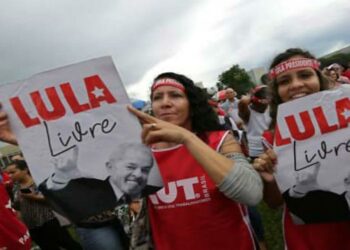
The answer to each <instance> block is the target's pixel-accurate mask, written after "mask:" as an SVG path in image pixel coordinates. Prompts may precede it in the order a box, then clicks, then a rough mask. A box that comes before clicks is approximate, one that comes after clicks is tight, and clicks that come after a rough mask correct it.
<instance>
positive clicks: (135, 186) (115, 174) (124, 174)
mask: <svg viewBox="0 0 350 250" xmlns="http://www.w3.org/2000/svg"><path fill="white" fill-rule="evenodd" d="M118 158H119V159H118ZM152 165H153V159H152V156H151V154H150V152H148V151H147V150H145V149H140V148H129V149H126V151H125V153H124V154H123V155H122V156H121V157H116V158H113V157H112V158H111V159H110V160H109V162H108V163H107V167H108V168H109V173H110V178H111V181H112V182H113V183H114V184H115V185H116V186H117V187H118V188H119V189H120V190H121V191H122V192H123V193H125V194H128V195H131V196H137V195H139V194H140V193H141V191H142V190H143V188H144V187H145V186H146V184H147V178H148V174H149V172H150V170H151V168H152Z"/></svg>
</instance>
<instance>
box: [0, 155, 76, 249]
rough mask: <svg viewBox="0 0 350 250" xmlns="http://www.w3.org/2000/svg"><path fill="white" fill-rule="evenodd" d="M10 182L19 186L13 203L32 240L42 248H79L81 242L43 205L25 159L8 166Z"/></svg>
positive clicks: (42, 197) (41, 197)
mask: <svg viewBox="0 0 350 250" xmlns="http://www.w3.org/2000/svg"><path fill="white" fill-rule="evenodd" d="M7 171H8V173H9V175H10V178H11V179H12V181H13V182H15V183H16V184H18V185H19V189H18V190H17V191H16V192H15V194H14V199H15V204H16V203H17V206H16V207H17V210H18V211H19V214H20V217H21V219H22V220H23V221H24V223H25V224H26V225H27V227H28V228H29V232H30V235H31V237H32V239H33V240H34V241H35V243H37V244H38V245H39V247H40V248H41V249H42V250H45V249H47V250H54V249H57V250H58V249H60V246H62V247H64V248H65V249H67V250H68V249H71V250H80V249H82V248H81V246H80V244H79V243H77V242H76V241H75V240H73V238H72V237H71V236H70V235H69V233H68V231H66V229H65V228H62V227H61V226H60V224H59V222H58V220H57V219H56V217H55V216H54V214H53V213H52V211H51V208H50V207H49V206H48V205H47V204H46V201H45V198H44V196H43V195H42V194H40V193H39V192H38V190H37V187H36V186H35V184H34V181H33V179H32V177H31V176H30V173H29V170H28V167H27V164H26V162H25V161H20V160H18V161H15V162H14V163H13V164H11V165H9V166H8V167H7Z"/></svg>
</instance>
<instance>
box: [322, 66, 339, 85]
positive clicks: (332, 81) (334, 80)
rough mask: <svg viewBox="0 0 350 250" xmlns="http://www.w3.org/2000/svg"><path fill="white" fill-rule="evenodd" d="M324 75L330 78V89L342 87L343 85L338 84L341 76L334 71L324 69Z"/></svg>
mask: <svg viewBox="0 0 350 250" xmlns="http://www.w3.org/2000/svg"><path fill="white" fill-rule="evenodd" d="M322 73H323V74H324V75H325V76H326V77H327V78H328V87H329V89H333V88H337V87H339V86H340V85H341V83H340V82H338V78H339V75H338V73H337V71H335V70H334V69H328V68H324V69H323V70H322Z"/></svg>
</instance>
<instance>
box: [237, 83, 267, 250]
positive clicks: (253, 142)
mask: <svg viewBox="0 0 350 250" xmlns="http://www.w3.org/2000/svg"><path fill="white" fill-rule="evenodd" d="M269 101H270V97H269V94H268V88H267V86H266V85H259V86H256V87H255V88H254V89H253V90H252V92H251V95H247V96H242V97H241V99H240V101H239V103H238V115H239V116H240V118H241V119H242V121H243V122H244V125H245V128H246V135H247V140H248V156H249V158H250V159H251V160H254V159H255V158H256V157H258V156H259V155H260V154H262V153H263V152H264V147H263V144H262V140H261V136H262V133H263V132H264V131H265V130H266V129H268V127H269V125H270V122H271V118H270V115H269V109H268V104H269ZM248 211H249V218H250V220H251V222H252V226H253V229H254V231H255V233H256V235H257V237H258V240H259V245H260V248H261V249H266V248H267V246H266V242H265V237H264V227H263V224H262V220H261V215H260V213H259V211H258V209H257V207H255V206H249V207H248Z"/></svg>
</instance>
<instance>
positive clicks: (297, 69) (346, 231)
mask: <svg viewBox="0 0 350 250" xmlns="http://www.w3.org/2000/svg"><path fill="white" fill-rule="evenodd" d="M270 79H271V85H270V87H271V91H272V101H271V105H270V108H271V118H272V124H271V126H270V128H271V130H270V131H267V132H265V136H264V138H265V140H266V143H265V145H267V148H269V147H270V146H271V145H272V144H273V138H274V136H275V125H276V117H277V107H278V105H279V104H281V103H285V102H289V101H292V100H294V99H297V98H302V97H304V96H307V95H310V94H313V93H316V92H319V91H322V90H326V89H327V88H328V86H327V85H328V82H327V80H326V78H325V77H323V76H322V74H321V72H320V71H319V63H318V61H317V60H316V58H315V57H314V56H313V55H311V54H310V53H309V52H307V51H303V50H301V49H288V50H286V51H285V52H283V53H281V54H279V55H277V56H276V57H275V59H274V60H273V62H272V64H271V67H270ZM278 134H279V133H276V138H279V137H278V136H277V135H278ZM291 158H292V156H291ZM275 162H276V154H275V153H274V151H273V150H272V149H267V151H266V152H265V153H264V154H263V155H261V156H260V157H259V158H257V159H256V160H255V161H254V164H253V166H254V167H255V169H256V170H258V171H259V172H260V174H261V176H262V178H263V180H264V200H265V201H266V202H267V203H268V204H269V205H270V206H271V207H277V206H280V205H282V204H283V202H284V199H285V200H286V199H287V200H292V201H293V202H294V203H297V202H298V204H299V203H300V201H302V200H301V199H303V200H304V201H306V197H310V195H309V193H311V191H313V192H314V193H317V194H318V195H319V194H320V193H322V195H324V194H327V195H331V194H330V193H331V192H328V191H323V190H316V189H317V188H316V187H317V186H318V183H317V174H318V170H319V166H316V167H314V168H313V169H312V170H310V171H306V172H305V173H304V175H303V176H302V175H300V176H297V183H296V184H295V185H294V186H293V187H291V188H290V189H288V190H287V191H286V192H284V193H283V195H282V194H281V193H280V191H279V189H278V187H277V184H276V181H275V178H274V176H273V172H274V168H275ZM291 162H292V160H291ZM310 187H312V188H310ZM307 188H309V189H310V190H308V189H307ZM314 189H315V190H314ZM336 195H337V194H332V197H335V196H336ZM338 196H339V195H338ZM313 198H314V197H313ZM298 199H299V201H297V200H298ZM337 200H339V199H337ZM325 202H327V201H323V203H325ZM303 204H305V203H303ZM324 205H326V204H324ZM331 205H332V204H331ZM333 205H334V204H333ZM321 206H322V205H321ZM300 207H302V209H305V207H306V206H302V205H301V206H300V204H299V208H300ZM291 209H294V208H292V207H291ZM284 210H285V211H284V217H283V226H284V237H285V244H286V247H287V248H288V249H290V250H293V249H297V250H300V249H349V248H350V238H349V235H350V221H347V222H337V223H336V222H331V223H323V224H321V223H319V224H306V225H296V224H294V223H293V221H292V217H291V214H290V213H289V212H290V211H289V210H288V209H287V208H286V207H285V209H284ZM320 210H321V211H324V209H323V210H322V209H320ZM296 211H297V210H293V211H292V212H293V213H295V212H296ZM304 211H306V210H304ZM313 211H315V212H313ZM308 212H309V215H313V214H316V210H309V211H308ZM317 212H319V211H317ZM324 212H325V214H327V215H331V214H330V213H329V211H324ZM348 213H349V211H348ZM332 216H333V217H334V218H336V216H337V215H334V214H333V215H332ZM321 217H322V216H321ZM305 218H306V217H304V218H302V219H304V222H305ZM309 218H310V217H309ZM299 219H300V217H299Z"/></svg>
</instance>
